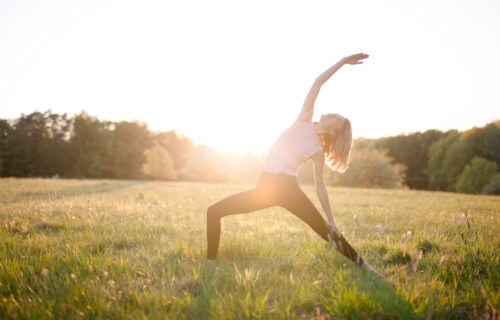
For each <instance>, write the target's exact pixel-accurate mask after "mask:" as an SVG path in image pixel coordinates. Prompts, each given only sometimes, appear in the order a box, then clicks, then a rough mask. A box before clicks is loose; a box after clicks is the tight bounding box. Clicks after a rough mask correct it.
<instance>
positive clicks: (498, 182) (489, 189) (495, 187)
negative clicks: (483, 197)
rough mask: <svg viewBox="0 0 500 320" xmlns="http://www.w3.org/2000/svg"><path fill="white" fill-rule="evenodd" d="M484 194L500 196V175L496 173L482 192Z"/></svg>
mask: <svg viewBox="0 0 500 320" xmlns="http://www.w3.org/2000/svg"><path fill="white" fill-rule="evenodd" d="M481 193H483V194H494V195H500V173H495V174H494V175H493V176H492V177H491V178H490V181H489V182H488V184H487V185H486V186H484V188H483V190H482V191H481Z"/></svg>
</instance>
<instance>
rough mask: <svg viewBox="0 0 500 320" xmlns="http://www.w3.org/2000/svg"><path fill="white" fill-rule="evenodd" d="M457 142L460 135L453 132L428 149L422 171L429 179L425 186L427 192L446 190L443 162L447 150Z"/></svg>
mask: <svg viewBox="0 0 500 320" xmlns="http://www.w3.org/2000/svg"><path fill="white" fill-rule="evenodd" d="M459 140H460V133H458V131H456V130H453V131H450V132H448V133H447V135H446V136H445V137H443V138H441V139H439V140H438V141H436V142H434V143H433V144H432V145H431V147H430V148H429V152H428V160H427V166H426V168H425V169H424V174H425V175H426V176H427V177H428V179H429V180H428V185H427V188H428V189H429V190H446V187H447V180H446V172H445V171H444V170H443V162H444V159H445V157H446V153H447V151H448V149H449V148H450V147H451V146H452V145H454V144H455V143H458V142H459Z"/></svg>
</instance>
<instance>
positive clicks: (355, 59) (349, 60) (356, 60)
mask: <svg viewBox="0 0 500 320" xmlns="http://www.w3.org/2000/svg"><path fill="white" fill-rule="evenodd" d="M368 57H369V55H367V54H366V53H356V54H353V55H350V56H347V57H345V58H343V59H342V62H343V63H344V64H353V65H354V64H362V63H363V61H360V60H363V59H366V58H368Z"/></svg>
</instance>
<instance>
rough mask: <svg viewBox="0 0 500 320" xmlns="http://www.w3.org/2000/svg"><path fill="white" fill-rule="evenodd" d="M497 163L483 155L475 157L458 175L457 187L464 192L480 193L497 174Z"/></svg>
mask: <svg viewBox="0 0 500 320" xmlns="http://www.w3.org/2000/svg"><path fill="white" fill-rule="evenodd" d="M496 171H497V165H496V163H495V162H493V161H488V160H486V159H484V158H481V157H474V158H473V159H472V161H471V162H470V163H469V164H467V165H466V167H465V169H464V171H463V172H462V173H461V174H460V176H459V177H458V180H457V182H456V184H455V189H456V190H457V191H458V192H463V193H479V192H481V190H483V188H484V187H485V186H486V185H487V184H488V182H489V181H490V179H491V177H492V176H494V175H495V173H496Z"/></svg>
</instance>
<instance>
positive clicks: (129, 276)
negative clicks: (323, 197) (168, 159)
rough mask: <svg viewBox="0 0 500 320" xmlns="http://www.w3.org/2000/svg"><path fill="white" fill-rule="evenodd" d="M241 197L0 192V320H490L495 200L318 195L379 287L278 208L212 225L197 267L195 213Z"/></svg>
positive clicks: (189, 190) (92, 189) (128, 188)
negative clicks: (210, 253)
mask: <svg viewBox="0 0 500 320" xmlns="http://www.w3.org/2000/svg"><path fill="white" fill-rule="evenodd" d="M250 187H251V186H249V185H237V184H225V185H222V184H201V183H161V182H154V183H153V182H142V181H106V180H58V181H55V180H43V179H3V180H0V256H1V261H0V318H5V319H7V318H8V319H11V318H14V319H15V318H32V319H40V318H42V319H44V318H47V319H62V318H70V319H79V318H89V319H95V318H113V319H146V318H150V319H171V318H178V319H249V318H252V319H254V318H257V319H260V318H262V319H295V318H306V319H310V318H316V319H495V318H496V317H498V308H499V296H500V294H499V275H500V268H499V256H500V255H499V250H500V243H499V242H500V236H499V231H500V228H499V221H500V220H499V215H500V197H492V196H473V195H462V194H451V193H440V192H424V191H407V190H376V189H349V188H330V189H329V194H330V199H331V204H332V208H333V212H334V216H335V218H336V221H337V224H338V225H339V227H340V229H341V231H342V232H343V233H344V235H345V236H346V238H347V239H348V240H349V241H350V242H351V244H352V245H353V247H354V248H355V249H356V250H358V251H359V252H360V254H361V255H362V256H363V257H364V259H365V260H367V261H368V262H369V263H370V264H372V265H373V266H374V267H375V268H376V269H377V270H379V272H380V273H381V274H382V275H383V276H382V279H373V275H372V274H370V273H366V272H364V271H363V270H360V269H359V268H358V267H357V266H356V265H355V264H353V263H352V262H351V261H350V260H348V259H346V258H345V257H343V256H342V255H340V254H339V253H338V252H336V251H334V250H333V249H332V248H331V247H330V246H329V244H328V243H327V242H325V241H323V240H322V239H320V238H319V237H318V236H316V235H315V234H314V233H313V231H312V230H310V229H309V228H308V226H307V225H305V224H304V223H303V222H302V221H300V220H299V219H297V218H296V217H295V216H293V215H292V214H290V213H288V212H287V211H286V210H284V209H281V208H278V207H273V208H269V209H266V210H262V211H258V212H255V213H251V214H242V215H235V216H230V217H226V218H224V219H223V222H222V237H221V244H220V248H219V256H218V257H219V261H218V262H217V264H210V263H207V261H206V259H205V255H206V233H205V232H206V231H205V227H206V224H205V210H206V208H207V206H208V205H209V204H210V203H212V202H214V201H217V200H219V199H221V198H223V197H225V196H227V195H229V194H232V193H234V192H238V191H242V190H245V189H246V188H250ZM303 188H304V190H305V191H306V193H307V194H308V195H309V196H310V197H311V199H312V200H313V202H315V204H316V205H317V207H318V208H320V205H319V201H318V200H317V198H316V196H315V194H314V190H313V188H311V187H303Z"/></svg>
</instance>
